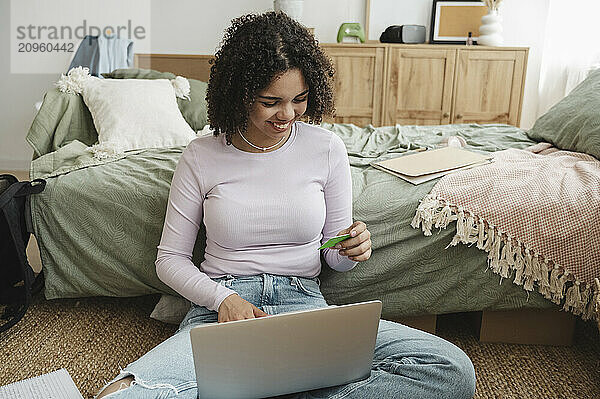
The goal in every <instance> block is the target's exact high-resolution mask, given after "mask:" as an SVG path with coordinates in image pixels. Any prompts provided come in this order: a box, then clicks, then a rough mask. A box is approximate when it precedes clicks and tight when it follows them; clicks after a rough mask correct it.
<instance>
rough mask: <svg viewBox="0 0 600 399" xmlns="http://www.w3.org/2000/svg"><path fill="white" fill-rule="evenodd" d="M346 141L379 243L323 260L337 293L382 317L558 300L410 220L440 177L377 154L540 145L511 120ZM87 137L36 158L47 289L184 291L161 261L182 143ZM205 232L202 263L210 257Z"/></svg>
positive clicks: (366, 217) (341, 127)
mask: <svg viewBox="0 0 600 399" xmlns="http://www.w3.org/2000/svg"><path fill="white" fill-rule="evenodd" d="M323 127H325V128H327V129H329V130H332V131H333V132H335V133H336V134H338V135H339V136H340V137H341V138H342V139H343V140H344V143H345V144H346V147H347V149H348V154H349V158H350V165H351V171H352V184H353V209H354V219H356V220H363V221H365V222H366V223H367V225H368V226H369V230H370V231H371V233H372V242H373V254H372V256H371V259H369V260H368V261H365V262H361V263H359V264H358V266H357V267H356V268H355V269H353V270H351V271H349V272H346V273H339V272H335V271H333V270H331V269H329V268H328V267H326V266H324V267H323V270H322V273H321V276H320V279H321V282H322V285H321V288H322V291H323V294H324V295H325V298H326V299H327V300H328V302H330V303H332V304H343V303H349V302H357V301H363V300H370V299H381V300H382V301H383V317H386V318H398V317H403V316H414V315H425V314H441V313H449V312H459V311H475V310H483V309H490V310H501V309H515V308H521V307H532V308H545V307H552V306H554V305H553V304H552V303H551V302H549V301H547V300H545V299H544V298H543V297H541V295H539V294H538V293H536V292H531V293H527V292H526V291H524V290H523V289H522V287H520V286H517V285H515V284H513V283H512V281H510V280H504V281H501V280H500V277H499V276H498V275H496V274H494V273H492V272H491V271H490V270H487V263H486V254H485V253H484V252H482V251H480V250H478V249H476V248H474V247H471V248H469V247H466V246H463V245H459V246H456V247H450V248H448V249H445V247H446V246H447V245H448V243H449V242H450V241H451V239H452V236H453V234H454V229H446V230H442V231H440V232H439V233H438V234H436V233H434V234H433V236H431V237H425V236H423V234H422V232H421V231H420V230H416V229H413V228H412V227H410V222H411V220H412V218H413V216H414V213H415V209H416V207H417V205H418V202H419V200H420V199H421V198H423V197H424V196H425V195H426V194H427V193H428V192H429V191H430V190H431V188H432V187H433V186H434V185H435V182H436V181H431V182H427V183H424V184H422V185H419V186H413V185H412V184H410V183H407V182H405V181H403V180H401V179H399V178H397V177H394V176H392V175H389V174H387V173H385V172H381V171H379V170H376V169H374V168H373V167H371V166H369V163H370V162H372V161H374V160H382V159H387V158H391V157H394V156H398V155H399V154H401V153H403V152H406V151H408V150H410V149H414V148H417V147H436V146H438V145H440V143H441V142H442V140H444V139H445V138H447V137H448V136H452V135H457V136H461V137H463V138H464V139H465V140H466V142H467V144H468V148H471V149H473V150H476V151H483V152H492V151H498V150H502V149H505V148H525V147H527V146H529V145H532V144H534V142H532V141H531V140H529V139H528V138H527V136H526V135H525V133H524V131H523V130H521V129H518V128H515V127H511V126H508V125H474V124H472V125H466V124H463V125H443V126H400V125H398V126H390V127H381V128H373V127H366V128H359V127H356V126H354V125H346V124H323ZM86 147H87V146H86V145H85V144H83V143H81V142H79V141H76V140H75V141H72V142H71V143H69V144H67V145H65V146H63V147H61V148H59V149H58V150H56V151H54V152H51V153H48V154H45V155H43V156H41V157H39V158H37V159H35V160H34V161H33V162H32V166H31V177H32V178H45V179H46V180H47V186H46V190H45V191H44V192H43V193H41V194H39V195H35V196H32V198H31V212H32V220H33V227H34V232H35V236H36V238H37V240H38V244H39V247H40V253H41V258H42V264H43V270H44V274H45V277H46V287H45V295H46V297H47V298H48V299H52V298H65V297H81V296H96V295H104V296H136V295H144V294H150V293H166V294H175V293H174V292H173V290H171V289H170V288H169V287H167V286H166V285H165V284H163V283H162V282H161V281H160V280H159V279H158V277H157V276H156V272H155V269H154V260H155V258H156V252H157V249H156V247H157V245H158V243H159V241H160V236H161V230H162V226H163V222H164V216H165V211H166V205H167V197H168V192H169V185H170V182H171V178H172V175H173V171H174V170H175V166H176V164H177V161H178V159H179V156H180V155H181V153H182V151H183V148H182V147H176V148H170V149H159V150H146V151H136V152H133V153H127V154H126V155H123V156H121V157H119V158H117V159H109V160H103V161H99V160H96V159H94V158H93V156H92V154H91V153H90V152H88V151H87V150H86ZM203 247H204V232H203V231H201V232H200V234H199V235H198V239H197V241H196V247H195V250H194V256H193V259H194V262H195V263H196V264H199V263H200V262H201V260H202V259H203Z"/></svg>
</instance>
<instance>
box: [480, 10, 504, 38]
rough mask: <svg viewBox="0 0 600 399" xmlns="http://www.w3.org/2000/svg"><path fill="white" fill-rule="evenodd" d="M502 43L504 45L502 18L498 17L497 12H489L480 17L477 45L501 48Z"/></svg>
mask: <svg viewBox="0 0 600 399" xmlns="http://www.w3.org/2000/svg"><path fill="white" fill-rule="evenodd" d="M502 43H504V39H503V38H502V18H500V15H498V11H494V10H490V12H488V13H487V14H486V15H484V16H483V17H481V26H480V27H479V37H478V38H477V44H480V45H482V46H501V45H502Z"/></svg>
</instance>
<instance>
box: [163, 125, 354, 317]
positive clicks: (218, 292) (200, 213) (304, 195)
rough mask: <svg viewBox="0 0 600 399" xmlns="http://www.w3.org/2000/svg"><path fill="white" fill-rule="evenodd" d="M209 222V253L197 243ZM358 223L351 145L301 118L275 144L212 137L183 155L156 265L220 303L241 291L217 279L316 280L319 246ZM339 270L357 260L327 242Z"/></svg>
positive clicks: (166, 278)
mask: <svg viewBox="0 0 600 399" xmlns="http://www.w3.org/2000/svg"><path fill="white" fill-rule="evenodd" d="M202 223H204V225H205V227H206V250H205V260H204V261H203V262H202V263H201V264H200V265H199V266H196V265H195V264H194V263H193V262H192V250H193V248H194V243H195V241H196V236H197V234H198V229H199V228H200V225H201V224H202ZM351 224H352V181H351V177H350V165H349V163H348V156H347V153H346V148H345V146H344V143H343V142H342V140H341V139H340V138H339V137H338V136H336V135H335V134H333V133H332V132H330V131H328V130H325V129H323V128H320V127H318V126H314V125H310V124H306V123H302V122H296V123H295V124H294V125H293V126H292V132H291V134H290V137H289V139H288V140H287V142H286V143H285V144H284V145H283V146H282V147H280V148H278V149H277V150H275V151H271V152H266V153H250V152H245V151H241V150H239V149H237V148H236V147H234V146H233V145H226V142H225V136H224V135H220V136H218V137H215V136H204V137H199V138H197V139H195V140H194V141H192V142H191V143H190V144H189V145H188V147H187V148H186V150H185V151H184V152H183V154H182V156H181V158H180V160H179V163H178V165H177V168H176V170H175V173H174V175H173V180H172V182H171V190H170V193H169V202H168V205H167V213H166V217H165V223H164V227H163V232H162V237H161V241H160V245H159V246H158V256H157V259H156V272H157V274H158V277H159V278H160V279H161V280H162V281H163V282H165V283H166V284H167V285H168V286H170V287H171V288H173V289H174V290H175V291H177V292H178V293H179V294H181V295H182V296H183V297H185V298H187V299H188V300H190V301H192V302H194V303H196V304H198V305H201V306H205V307H207V308H208V309H211V310H215V311H216V310H218V308H219V306H220V304H221V302H222V301H223V300H224V299H225V298H226V297H227V296H229V295H231V294H233V293H235V291H232V290H231V289H229V288H227V287H225V286H223V285H219V284H218V283H216V282H214V281H213V280H212V278H218V277H223V276H226V275H234V276H250V275H257V274H261V273H269V274H276V275H287V276H297V277H308V278H312V277H315V276H317V275H318V274H319V273H320V271H321V262H320V252H321V251H319V250H318V248H319V247H320V246H321V244H322V243H324V242H325V241H327V240H328V239H329V238H331V237H333V236H335V235H337V234H338V232H339V231H340V230H343V229H345V228H348V227H349V226H350V225H351ZM322 251H323V255H324V258H325V260H326V262H327V264H328V265H329V266H330V267H331V268H333V269H334V270H337V271H347V270H350V269H352V268H353V267H354V266H355V265H356V262H353V261H351V260H350V259H348V258H347V257H344V256H341V255H340V254H339V253H338V250H336V249H324V250H322Z"/></svg>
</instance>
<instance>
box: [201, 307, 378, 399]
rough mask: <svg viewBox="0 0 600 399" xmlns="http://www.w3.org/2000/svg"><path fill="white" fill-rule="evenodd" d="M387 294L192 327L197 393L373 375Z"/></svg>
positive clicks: (250, 391)
mask: <svg viewBox="0 0 600 399" xmlns="http://www.w3.org/2000/svg"><path fill="white" fill-rule="evenodd" d="M380 316H381V301H370V302H363V303H356V304H350V305H343V306H330V307H327V308H322V309H316V310H308V311H301V312H292V313H283V314H279V315H275V316H269V317H262V318H258V319H250V320H239V321H232V322H229V323H221V324H217V323H212V324H206V325H202V326H197V327H194V328H192V329H191V330H190V336H191V340H192V351H193V355H194V365H195V368H196V380H197V382H198V397H199V398H211V399H221V398H222V399H236V398H264V397H269V396H277V395H284V394H287V393H293V392H301V391H308V390H312V389H317V388H324V387H329V386H334V385H341V384H346V383H349V382H353V381H359V380H362V379H365V378H367V377H369V375H370V373H371V364H372V362H373V351H374V349H375V340H376V338H377V329H378V326H379V318H380Z"/></svg>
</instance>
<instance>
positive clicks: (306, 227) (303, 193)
mask: <svg viewBox="0 0 600 399" xmlns="http://www.w3.org/2000/svg"><path fill="white" fill-rule="evenodd" d="M333 74H334V70H333V67H332V65H331V63H330V61H329V59H328V58H327V56H326V55H325V54H324V53H323V51H322V50H321V49H320V47H319V45H318V43H317V41H316V40H315V38H314V37H313V36H312V35H311V34H310V33H309V32H308V30H307V29H306V28H304V27H303V26H302V25H300V24H299V23H297V22H295V21H294V20H292V19H290V18H289V17H287V16H286V15H285V14H283V13H274V12H267V13H265V14H260V15H255V14H250V15H245V16H242V17H240V18H237V19H235V20H233V21H232V25H231V26H230V27H229V28H228V29H227V31H226V32H225V36H224V38H223V41H222V43H221V47H220V49H219V50H218V51H217V53H216V55H215V60H214V64H213V65H212V67H211V73H210V80H209V85H208V90H207V95H206V100H207V102H208V116H209V123H210V127H211V128H212V129H213V130H214V135H213V136H204V137H200V138H197V139H195V140H194V141H192V142H191V143H190V144H189V146H188V147H187V148H186V150H185V151H184V153H183V154H182V156H181V158H180V160H179V163H178V165H177V168H176V170H175V173H174V175H173V180H172V183H171V191H170V194H169V202H168V206H167V213H166V218H165V224H164V228H163V233H162V238H161V242H160V245H159V246H158V256H157V259H156V271H157V274H158V276H159V277H160V279H161V280H162V281H164V282H165V283H166V284H167V285H169V286H170V287H172V288H173V289H174V290H175V291H177V292H178V293H180V294H181V295H182V296H183V297H185V298H187V299H188V300H189V301H190V302H191V309H190V311H189V312H188V314H187V315H186V317H185V319H184V320H183V322H182V323H181V325H180V328H179V330H178V331H177V332H176V333H175V335H173V336H172V337H171V338H169V339H167V340H166V341H165V342H163V343H161V344H160V345H158V346H157V347H155V348H154V349H152V350H151V351H150V352H148V353H147V354H146V355H144V356H142V357H141V358H140V359H138V360H137V361H135V362H133V363H131V364H130V365H128V366H127V367H126V368H125V369H124V370H122V371H121V373H120V374H119V375H118V376H117V377H116V378H115V379H114V380H113V382H111V383H110V384H108V385H107V387H106V389H104V390H103V392H102V393H101V395H100V396H99V398H100V397H104V396H105V395H109V396H110V397H111V398H117V397H123V398H166V397H177V398H196V397H197V395H198V391H197V385H196V375H195V372H194V362H193V356H192V350H191V344H190V335H189V331H190V329H191V328H192V327H194V326H196V325H199V324H202V323H214V322H219V323H222V322H228V321H233V320H242V319H252V318H256V317H264V316H267V315H271V314H278V313H283V312H290V311H298V310H305V309H313V308H321V307H326V306H327V303H326V302H325V299H324V298H323V296H322V294H321V292H320V289H319V281H318V278H317V276H318V275H319V273H320V271H321V261H320V255H323V258H324V259H325V261H326V263H327V265H328V266H329V267H331V268H333V269H334V270H337V271H340V272H345V271H348V270H350V269H352V268H354V267H355V266H356V265H357V263H358V262H360V261H364V260H367V259H369V257H370V256H371V240H370V235H371V234H370V233H369V230H368V229H367V226H366V225H365V224H364V223H363V222H360V221H355V222H353V221H352V191H351V190H352V181H351V177H350V166H349V163H348V156H347V152H346V149H345V146H344V143H343V142H342V140H341V139H340V138H339V137H338V136H336V135H335V134H333V133H332V132H330V131H328V130H325V129H322V128H320V127H318V126H315V125H313V124H309V123H305V122H302V121H300V119H302V118H307V119H308V121H309V122H311V123H319V122H320V121H321V120H322V118H323V116H326V115H332V114H333V112H334V105H333V90H332V78H333ZM202 223H204V225H205V228H206V251H205V259H204V261H203V262H202V263H201V265H200V266H199V267H197V266H196V265H194V264H193V263H192V260H191V259H192V250H193V248H194V244H195V241H196V236H197V233H198V230H199V228H200V226H201V224H202ZM341 234H350V235H351V237H350V238H348V239H346V240H345V241H342V242H341V243H340V244H338V245H337V246H336V247H334V248H326V249H324V250H322V252H321V251H319V250H318V248H319V247H320V245H321V244H322V243H324V242H325V241H327V240H328V239H330V238H331V237H333V236H336V235H341ZM265 290H267V291H268V292H270V293H271V294H270V295H263V292H265ZM290 361H293V359H290ZM474 390H475V374H474V370H473V365H472V364H471V362H470V360H469V359H468V357H467V356H466V355H465V354H464V353H463V352H462V351H461V350H460V349H459V348H457V347H456V346H454V345H452V344H451V343H449V342H446V341H444V340H442V339H441V338H438V337H435V336H433V335H430V334H427V333H424V332H421V331H418V330H414V329H412V328H409V327H406V326H403V325H401V324H398V323H393V322H389V321H385V320H381V321H380V324H379V331H378V335H377V342H376V347H375V354H374V359H373V367H372V372H371V375H370V377H368V378H367V379H366V380H363V381H358V382H352V383H349V384H347V385H342V386H334V387H329V388H321V389H316V390H313V391H309V392H302V393H298V394H296V395H295V396H294V397H298V398H375V397H379V398H453V399H458V398H470V397H472V396H473V394H474Z"/></svg>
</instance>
